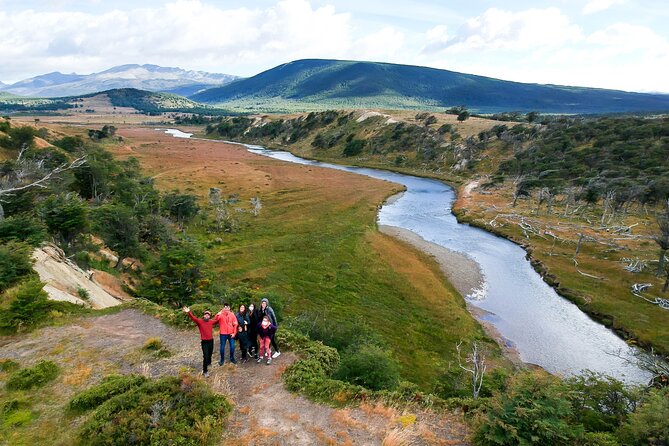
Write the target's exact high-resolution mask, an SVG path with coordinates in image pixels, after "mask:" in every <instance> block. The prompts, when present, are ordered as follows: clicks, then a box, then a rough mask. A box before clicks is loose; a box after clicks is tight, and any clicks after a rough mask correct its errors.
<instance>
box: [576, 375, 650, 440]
mask: <svg viewBox="0 0 669 446" xmlns="http://www.w3.org/2000/svg"><path fill="white" fill-rule="evenodd" d="M565 384H566V385H568V386H569V390H570V394H569V399H570V401H571V405H572V408H573V410H574V418H575V420H576V421H577V422H578V423H580V424H582V425H583V427H584V428H585V430H586V431H589V432H613V431H615V430H616V429H617V428H618V427H619V426H620V424H621V423H622V422H623V421H625V420H626V419H627V416H628V415H629V413H630V412H632V411H634V409H635V408H636V406H637V404H638V403H639V399H640V392H638V391H636V389H633V388H630V387H626V386H625V384H623V383H622V382H621V381H618V380H616V379H614V378H611V377H607V376H602V375H598V374H595V373H586V374H584V375H580V376H575V377H572V378H569V379H567V380H566V381H565Z"/></svg>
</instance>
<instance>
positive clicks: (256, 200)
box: [251, 197, 262, 217]
mask: <svg viewBox="0 0 669 446" xmlns="http://www.w3.org/2000/svg"><path fill="white" fill-rule="evenodd" d="M251 206H252V208H251V212H252V213H253V215H254V216H255V217H257V216H258V215H259V214H260V209H262V203H261V202H260V197H253V198H251Z"/></svg>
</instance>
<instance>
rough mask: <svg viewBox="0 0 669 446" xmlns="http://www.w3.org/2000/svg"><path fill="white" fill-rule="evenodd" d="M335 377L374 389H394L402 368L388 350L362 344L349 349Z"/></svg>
mask: <svg viewBox="0 0 669 446" xmlns="http://www.w3.org/2000/svg"><path fill="white" fill-rule="evenodd" d="M334 377H335V378H337V379H340V380H342V381H348V382H350V383H352V384H357V385H361V386H364V387H366V388H368V389H372V390H382V389H387V390H392V389H394V388H395V387H397V385H398V384H399V379H400V369H399V365H398V364H397V362H396V361H395V360H394V359H393V358H392V356H391V354H390V352H389V351H388V350H384V349H381V348H380V347H378V346H376V345H362V346H360V347H359V348H351V349H349V350H347V352H346V353H345V354H344V355H343V356H342V358H341V361H340V363H339V369H338V370H337V372H336V373H335V375H334Z"/></svg>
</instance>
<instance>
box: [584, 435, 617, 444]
mask: <svg viewBox="0 0 669 446" xmlns="http://www.w3.org/2000/svg"><path fill="white" fill-rule="evenodd" d="M583 444H584V445H588V446H620V443H619V442H618V439H617V438H616V436H615V435H614V434H612V433H610V432H586V433H585V435H584V436H583Z"/></svg>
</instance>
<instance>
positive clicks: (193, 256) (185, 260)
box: [139, 240, 206, 307]
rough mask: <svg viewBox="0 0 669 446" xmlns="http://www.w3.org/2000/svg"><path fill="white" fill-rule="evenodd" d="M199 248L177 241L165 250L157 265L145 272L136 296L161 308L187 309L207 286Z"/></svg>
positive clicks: (153, 264) (202, 257)
mask: <svg viewBox="0 0 669 446" xmlns="http://www.w3.org/2000/svg"><path fill="white" fill-rule="evenodd" d="M203 266H204V255H203V254H202V247H201V246H200V245H198V244H197V243H195V242H192V241H183V240H182V241H180V242H178V243H175V244H174V245H172V246H170V247H164V248H163V249H162V250H161V252H160V256H159V258H158V260H157V261H155V262H154V263H152V264H150V265H149V267H148V268H147V272H148V275H149V277H148V279H147V280H145V281H144V283H143V284H142V286H141V287H140V290H139V295H140V296H142V297H145V298H147V299H149V300H152V301H154V302H157V303H160V304H171V305H174V306H175V307H182V306H184V305H190V304H191V303H193V301H194V300H195V297H196V296H197V295H198V293H199V292H200V290H201V289H202V287H203V286H204V285H205V284H206V280H205V278H204V273H203V271H202V270H203Z"/></svg>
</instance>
